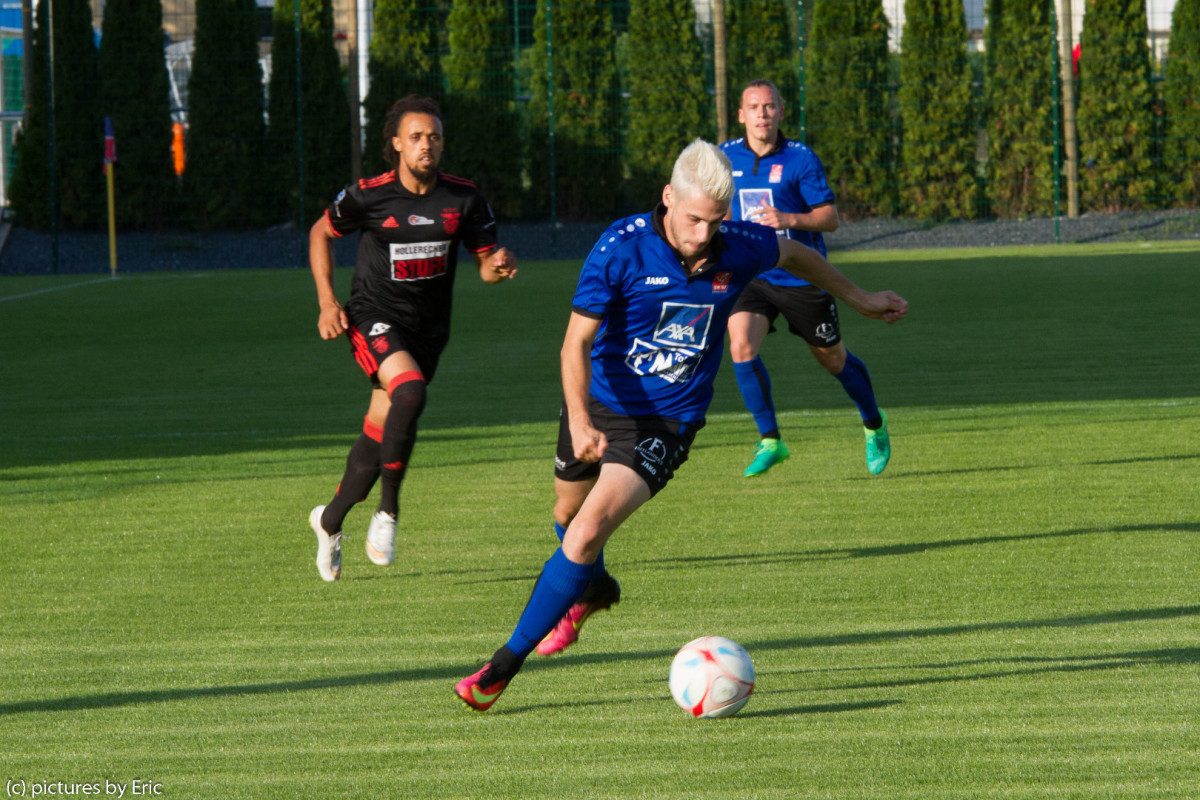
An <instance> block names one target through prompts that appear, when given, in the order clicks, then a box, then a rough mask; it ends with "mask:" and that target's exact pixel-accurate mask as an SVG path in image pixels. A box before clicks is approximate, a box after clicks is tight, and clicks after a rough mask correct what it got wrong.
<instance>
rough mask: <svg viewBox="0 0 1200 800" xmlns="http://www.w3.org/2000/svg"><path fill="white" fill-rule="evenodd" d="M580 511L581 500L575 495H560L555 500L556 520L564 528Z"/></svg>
mask: <svg viewBox="0 0 1200 800" xmlns="http://www.w3.org/2000/svg"><path fill="white" fill-rule="evenodd" d="M578 513H579V502H578V501H576V500H575V498H573V497H563V496H561V495H560V496H559V497H558V498H557V499H555V501H554V521H555V522H557V523H558V524H559V525H562V526H563V527H564V528H566V527H567V526H569V525H570V524H571V520H573V519H575V515H576V514H578Z"/></svg>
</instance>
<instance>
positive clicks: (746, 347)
mask: <svg viewBox="0 0 1200 800" xmlns="http://www.w3.org/2000/svg"><path fill="white" fill-rule="evenodd" d="M729 356H730V358H732V359H733V360H734V361H735V362H737V363H739V364H740V363H741V362H743V361H753V360H754V359H755V358H756V357H757V356H758V348H757V347H755V346H754V344H753V343H752V342H751V341H750V340H749V339H730V340H729Z"/></svg>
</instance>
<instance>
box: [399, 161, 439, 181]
mask: <svg viewBox="0 0 1200 800" xmlns="http://www.w3.org/2000/svg"><path fill="white" fill-rule="evenodd" d="M405 166H407V167H408V171H409V173H410V174H411V175H412V176H413V177H414V178H416V179H417V180H419V181H422V182H424V181H429V180H432V179H433V178H434V177H435V176H436V175H437V171H438V160H437V157H436V156H434V157H431V158H430V159H429V161H428V163H422V162H421V159H420V157H418V158H416V159H413V163H409V164H406V165H405Z"/></svg>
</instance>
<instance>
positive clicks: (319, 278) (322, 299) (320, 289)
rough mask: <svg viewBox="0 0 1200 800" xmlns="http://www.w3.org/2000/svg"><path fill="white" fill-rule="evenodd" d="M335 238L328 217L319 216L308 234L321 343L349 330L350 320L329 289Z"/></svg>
mask: <svg viewBox="0 0 1200 800" xmlns="http://www.w3.org/2000/svg"><path fill="white" fill-rule="evenodd" d="M336 238H337V234H336V233H335V232H334V230H333V226H332V225H330V224H329V216H328V215H327V214H322V215H321V218H320V219H318V220H317V221H316V222H315V223H313V226H312V228H310V229H309V231H308V264H309V267H310V268H311V269H312V274H313V281H314V282H315V283H316V284H317V303H318V304H319V305H320V307H321V313H320V316H318V317H317V332H318V333H320V334H321V338H322V339H336V338H337V337H339V336H341V335H342V334H343V333H345V332H346V329H347V328H349V327H350V318H349V317H347V316H346V311H345V310H344V309H343V308H342V304H341V303H339V302H338V299H337V293H336V292H335V291H334V289H333V253H332V251H331V249H330V244H331V243H332V242H333V240H334V239H336Z"/></svg>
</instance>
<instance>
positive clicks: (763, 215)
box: [750, 206, 788, 230]
mask: <svg viewBox="0 0 1200 800" xmlns="http://www.w3.org/2000/svg"><path fill="white" fill-rule="evenodd" d="M783 217H784V213H783V212H782V211H780V210H779V209H778V208H772V207H771V206H759V207H758V208H756V209H755V210H754V213H753V214H751V215H750V221H751V222H757V223H758V224H759V225H766V226H767V227H768V228H774V229H775V230H779V229H780V228H786V227H788V226H787V225H786V224H785V222H786V221H785V220H784V218H783Z"/></svg>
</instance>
